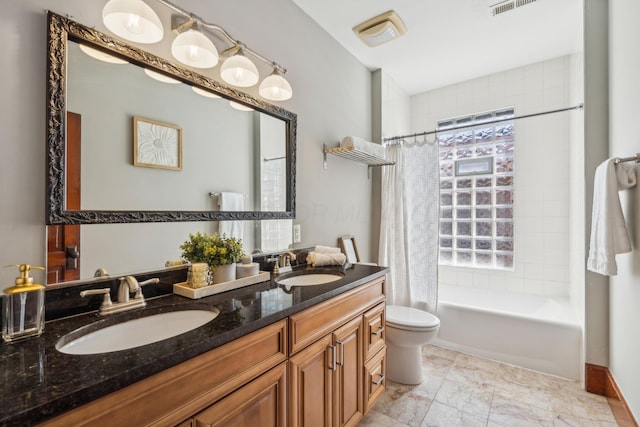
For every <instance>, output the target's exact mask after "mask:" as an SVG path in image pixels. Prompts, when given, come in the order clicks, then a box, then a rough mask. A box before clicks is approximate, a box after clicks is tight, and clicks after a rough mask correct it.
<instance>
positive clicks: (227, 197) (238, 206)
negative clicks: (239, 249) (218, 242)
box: [218, 191, 244, 240]
mask: <svg viewBox="0 0 640 427" xmlns="http://www.w3.org/2000/svg"><path fill="white" fill-rule="evenodd" d="M218 203H219V204H220V210H221V211H243V210H244V194H240V193H231V192H224V191H223V192H222V193H220V199H219V200H218ZM218 224H219V225H218V234H220V235H222V234H226V235H227V237H235V238H236V239H238V240H242V236H243V232H244V225H243V222H242V221H220V222H219V223H218Z"/></svg>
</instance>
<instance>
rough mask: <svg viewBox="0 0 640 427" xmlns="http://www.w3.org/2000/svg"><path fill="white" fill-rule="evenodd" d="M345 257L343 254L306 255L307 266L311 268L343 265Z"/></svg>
mask: <svg viewBox="0 0 640 427" xmlns="http://www.w3.org/2000/svg"><path fill="white" fill-rule="evenodd" d="M345 262H347V257H346V256H345V254H343V253H340V252H338V253H326V254H321V253H317V252H309V253H308V254H307V264H311V266H312V267H322V266H325V265H344V263H345Z"/></svg>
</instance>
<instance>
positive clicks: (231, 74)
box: [220, 51, 260, 87]
mask: <svg viewBox="0 0 640 427" xmlns="http://www.w3.org/2000/svg"><path fill="white" fill-rule="evenodd" d="M220 76H221V77H222V80H224V81H225V82H227V83H229V84H230V85H234V86H238V87H249V86H253V85H254V84H256V83H258V79H259V78H260V75H259V74H258V69H257V68H256V66H255V64H254V63H253V62H251V60H250V59H249V58H247V57H246V56H244V54H243V53H242V51H240V52H238V53H236V54H235V55H233V56H232V57H231V58H229V59H227V60H225V61H224V62H223V63H222V67H220Z"/></svg>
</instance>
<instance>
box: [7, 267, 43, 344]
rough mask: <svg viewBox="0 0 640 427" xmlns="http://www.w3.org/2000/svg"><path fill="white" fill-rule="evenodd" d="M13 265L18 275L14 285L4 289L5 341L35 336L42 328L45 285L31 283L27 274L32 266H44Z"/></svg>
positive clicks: (41, 268)
mask: <svg viewBox="0 0 640 427" xmlns="http://www.w3.org/2000/svg"><path fill="white" fill-rule="evenodd" d="M13 265H14V266H15V267H18V269H19V270H20V277H17V278H16V284H15V286H12V287H10V288H6V289H5V290H4V293H5V295H4V303H3V305H4V308H3V311H2V323H3V328H2V338H3V339H4V340H5V341H7V342H12V341H17V340H20V339H23V338H28V337H36V336H38V335H40V334H42V331H43V330H44V289H45V287H44V286H43V285H39V284H36V283H33V277H31V276H29V271H30V270H31V269H32V268H36V269H39V270H44V268H43V267H32V266H30V265H28V264H20V265H18V264H13ZM7 267H11V265H8V266H7Z"/></svg>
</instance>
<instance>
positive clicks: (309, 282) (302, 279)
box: [276, 273, 343, 287]
mask: <svg viewBox="0 0 640 427" xmlns="http://www.w3.org/2000/svg"><path fill="white" fill-rule="evenodd" d="M342 277H343V276H342V275H339V274H331V273H312V274H300V275H297V276H290V277H285V278H283V279H279V280H276V283H277V284H279V285H284V286H287V287H289V286H313V285H323V284H325V283H331V282H335V281H336V280H340V279H342Z"/></svg>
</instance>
